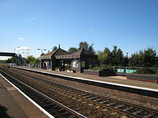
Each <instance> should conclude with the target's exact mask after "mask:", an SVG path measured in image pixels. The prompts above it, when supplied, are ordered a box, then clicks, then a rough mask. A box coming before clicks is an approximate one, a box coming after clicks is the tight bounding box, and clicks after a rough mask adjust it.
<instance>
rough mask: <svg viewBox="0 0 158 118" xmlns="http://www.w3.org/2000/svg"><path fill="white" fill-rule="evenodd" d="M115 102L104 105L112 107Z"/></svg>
mask: <svg viewBox="0 0 158 118" xmlns="http://www.w3.org/2000/svg"><path fill="white" fill-rule="evenodd" d="M116 103H117V102H112V103H110V104H106V106H112V105H114V104H116Z"/></svg>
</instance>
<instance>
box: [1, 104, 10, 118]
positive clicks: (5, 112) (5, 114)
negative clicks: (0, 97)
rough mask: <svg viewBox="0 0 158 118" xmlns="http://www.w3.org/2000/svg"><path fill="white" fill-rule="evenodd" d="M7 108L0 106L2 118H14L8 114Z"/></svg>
mask: <svg viewBox="0 0 158 118" xmlns="http://www.w3.org/2000/svg"><path fill="white" fill-rule="evenodd" d="M7 110H8V109H7V108H6V107H4V106H1V104H0V118H12V117H10V116H9V115H8V114H7Z"/></svg>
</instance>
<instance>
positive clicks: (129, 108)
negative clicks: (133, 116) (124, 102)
mask: <svg viewBox="0 0 158 118" xmlns="http://www.w3.org/2000/svg"><path fill="white" fill-rule="evenodd" d="M133 108H134V107H128V108H126V109H123V111H128V110H131V109H133Z"/></svg>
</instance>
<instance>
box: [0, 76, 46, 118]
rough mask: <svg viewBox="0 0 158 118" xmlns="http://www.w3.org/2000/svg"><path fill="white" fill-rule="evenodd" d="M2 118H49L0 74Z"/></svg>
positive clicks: (0, 115)
mask: <svg viewBox="0 0 158 118" xmlns="http://www.w3.org/2000/svg"><path fill="white" fill-rule="evenodd" d="M0 118H48V116H47V115H45V114H44V113H43V112H42V111H40V109H38V108H37V107H36V106H35V105H34V104H32V103H31V102H30V101H29V100H28V99H27V98H25V97H24V96H23V95H22V94H21V93H19V91H18V90H17V89H16V88H15V87H13V86H12V85H11V84H9V83H8V82H7V81H6V80H5V79H4V78H3V77H2V76H1V75H0Z"/></svg>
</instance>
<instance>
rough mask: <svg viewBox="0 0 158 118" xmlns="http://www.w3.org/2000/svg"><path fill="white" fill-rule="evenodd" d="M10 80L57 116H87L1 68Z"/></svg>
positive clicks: (72, 117)
mask: <svg viewBox="0 0 158 118" xmlns="http://www.w3.org/2000/svg"><path fill="white" fill-rule="evenodd" d="M0 72H1V73H2V74H3V76H5V77H6V78H7V79H8V80H9V81H10V82H12V83H13V84H14V85H16V86H17V87H18V88H20V89H21V90H22V91H23V92H24V93H25V94H27V95H28V96H29V97H30V98H31V99H32V100H34V101H35V102H36V103H37V104H39V105H40V106H41V107H42V108H44V109H45V110H46V111H48V112H49V113H50V114H51V115H53V117H55V118H86V116H84V115H82V114H80V113H78V112H76V111H74V110H72V109H70V108H68V107H67V106H65V105H63V104H61V103H59V102H58V101H56V100H54V99H52V98H50V97H49V96H47V95H45V94H43V93H42V92H40V91H38V90H36V89H34V88H33V87H31V86H29V85H27V84H25V83H24V82H22V81H20V80H18V79H17V78H15V77H13V76H11V75H9V74H8V73H6V72H4V71H2V70H0Z"/></svg>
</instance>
